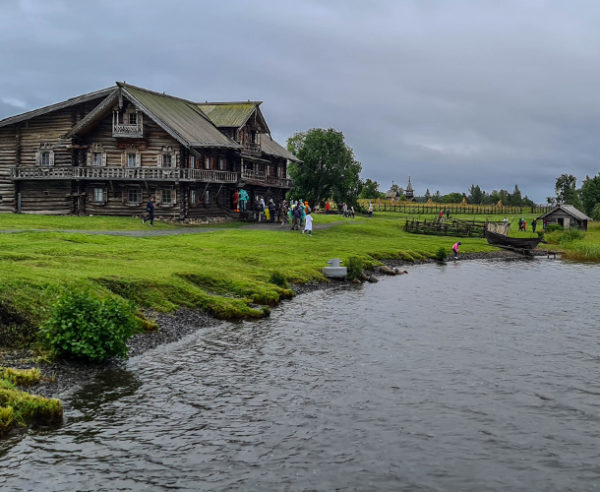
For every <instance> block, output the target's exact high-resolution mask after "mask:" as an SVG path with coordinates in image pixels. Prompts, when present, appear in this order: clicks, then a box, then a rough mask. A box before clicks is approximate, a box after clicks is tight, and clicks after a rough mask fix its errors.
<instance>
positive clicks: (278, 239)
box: [0, 214, 493, 345]
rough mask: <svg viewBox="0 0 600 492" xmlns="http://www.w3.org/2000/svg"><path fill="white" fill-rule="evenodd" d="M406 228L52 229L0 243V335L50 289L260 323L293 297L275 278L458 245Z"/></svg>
mask: <svg viewBox="0 0 600 492" xmlns="http://www.w3.org/2000/svg"><path fill="white" fill-rule="evenodd" d="M8 217H10V218H8ZM14 217H16V218H21V217H27V220H30V222H29V224H30V227H31V228H35V229H43V228H46V229H51V228H55V227H66V228H73V225H72V224H73V223H77V225H78V226H79V227H81V228H82V230H87V229H96V230H98V229H99V228H101V225H102V224H105V226H104V227H106V228H107V229H109V230H115V224H119V223H121V225H122V227H133V226H134V225H133V224H130V222H128V221H131V220H132V219H119V218H112V217H111V218H101V217H90V218H85V217H43V216H2V217H1V218H0V220H5V221H11V220H15V219H14ZM404 219H405V217H402V216H398V215H394V214H390V215H383V214H381V216H379V217H375V218H373V219H368V218H364V217H357V218H356V219H344V218H343V217H340V216H336V215H317V216H316V217H315V224H320V223H331V222H341V224H340V225H334V226H333V227H331V228H329V229H323V230H316V231H315V234H314V235H313V236H312V237H308V236H306V235H302V234H299V233H298V232H291V231H289V229H288V228H287V227H283V228H282V227H280V226H278V225H274V226H273V230H253V229H245V228H241V229H240V228H239V227H237V226H238V225H239V224H233V227H231V228H229V227H222V228H220V229H218V230H216V231H213V232H203V233H198V234H187V235H183V236H181V235H179V236H177V235H173V236H162V237H123V236H110V235H92V234H85V233H65V232H52V231H50V230H48V232H32V231H23V232H16V233H11V234H0V258H1V260H2V261H0V276H1V278H2V282H1V283H0V315H1V316H2V317H3V319H4V321H5V322H4V323H3V325H4V326H5V328H4V329H5V330H6V329H9V328H10V329H13V330H20V328H18V327H20V326H23V325H28V326H30V327H31V330H32V331H34V330H35V329H37V326H38V325H39V323H40V322H41V321H42V320H43V319H45V317H47V315H48V306H49V305H50V304H51V301H52V299H53V298H54V296H55V295H56V293H57V289H58V288H59V287H61V286H71V287H74V288H77V289H89V290H90V291H91V292H92V293H94V294H95V295H99V296H105V295H121V296H122V297H124V298H127V299H130V300H132V301H133V302H135V303H136V305H137V306H138V307H140V308H152V309H157V310H161V311H169V310H173V309H176V308H177V307H180V306H188V307H194V308H200V309H203V310H206V311H208V312H210V313H211V314H213V315H215V316H217V317H220V318H225V319H232V318H248V317H259V316H262V315H264V313H265V310H264V309H262V308H261V306H266V305H274V304H276V303H277V302H278V301H279V300H280V299H281V298H282V297H288V296H290V295H291V292H290V291H289V290H286V289H284V288H282V287H279V286H277V285H275V284H273V283H270V282H269V279H270V277H271V274H272V273H273V272H280V273H282V274H283V275H284V276H285V278H286V279H287V280H288V281H290V282H309V281H318V280H324V278H323V276H322V274H321V267H323V266H325V265H326V262H327V260H328V259H330V258H341V259H348V258H349V257H352V256H357V257H360V258H361V259H363V260H364V261H365V263H367V264H375V263H377V262H378V261H379V260H381V259H391V258H400V259H406V260H408V261H412V260H420V259H423V258H428V257H432V256H433V255H434V254H435V253H436V251H437V250H438V249H439V248H440V247H443V248H445V249H447V251H448V252H450V248H451V245H452V244H453V243H454V242H455V241H456V240H457V238H452V237H437V236H421V235H413V234H407V233H405V232H404V231H403V229H402V228H403V225H404ZM103 221H105V222H103ZM121 221H123V222H121ZM90 223H94V226H93V227H91V226H90V225H89V224H90ZM140 226H141V224H140ZM165 227H168V226H165ZM462 242H463V246H462V248H461V251H465V252H469V251H491V250H493V248H491V247H490V246H488V245H487V244H486V242H485V241H484V240H482V239H462ZM6 327H9V328H6ZM11 327H12V328H11ZM1 335H2V334H1V333H0V345H2V336H1ZM24 338H25V339H27V338H28V337H27V336H24Z"/></svg>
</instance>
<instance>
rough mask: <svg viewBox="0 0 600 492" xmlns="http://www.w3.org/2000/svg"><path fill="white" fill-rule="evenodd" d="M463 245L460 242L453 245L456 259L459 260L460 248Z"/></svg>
mask: <svg viewBox="0 0 600 492" xmlns="http://www.w3.org/2000/svg"><path fill="white" fill-rule="evenodd" d="M461 244H462V243H461V242H460V241H458V242H457V243H454V244H453V245H452V251H454V259H455V260H458V248H459V246H460V245H461Z"/></svg>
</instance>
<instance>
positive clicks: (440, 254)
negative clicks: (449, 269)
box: [434, 247, 448, 261]
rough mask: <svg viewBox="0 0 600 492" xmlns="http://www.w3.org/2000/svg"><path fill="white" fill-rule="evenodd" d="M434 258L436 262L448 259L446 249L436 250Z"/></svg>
mask: <svg viewBox="0 0 600 492" xmlns="http://www.w3.org/2000/svg"><path fill="white" fill-rule="evenodd" d="M434 258H435V259H436V260H437V261H446V258H448V252H447V251H446V248H443V247H441V248H440V249H438V250H437V251H436V252H435V255H434Z"/></svg>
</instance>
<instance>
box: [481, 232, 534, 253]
mask: <svg viewBox="0 0 600 492" xmlns="http://www.w3.org/2000/svg"><path fill="white" fill-rule="evenodd" d="M485 238H486V239H487V242H488V243H489V244H491V245H492V246H500V247H503V248H515V249H535V248H536V247H537V245H538V244H539V243H540V241H541V240H542V238H541V237H531V238H530V237H509V236H505V235H503V234H498V233H496V232H491V231H485Z"/></svg>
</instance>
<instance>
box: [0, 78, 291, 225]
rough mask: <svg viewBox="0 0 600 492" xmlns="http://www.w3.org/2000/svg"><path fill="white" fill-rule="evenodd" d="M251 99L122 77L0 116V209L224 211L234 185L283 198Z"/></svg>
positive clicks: (280, 159)
mask: <svg viewBox="0 0 600 492" xmlns="http://www.w3.org/2000/svg"><path fill="white" fill-rule="evenodd" d="M260 105H261V102H259V101H247V102H216V103H208V102H205V103H197V102H193V101H189V100H186V99H181V98H179V97H174V96H170V95H166V94H164V93H158V92H153V91H150V90H147V89H142V88H140V87H135V86H132V85H129V84H126V83H119V82H117V83H116V85H115V86H113V87H109V88H106V89H102V90H99V91H95V92H91V93H88V94H84V95H82V96H78V97H75V98H72V99H68V100H67V101H63V102H60V103H57V104H53V105H51V106H46V107H43V108H40V109H36V110H34V111H29V112H27V113H23V114H20V115H17V116H12V117H10V118H6V119H4V120H1V121H0V211H4V212H25V213H40V214H99V215H100V214H103V215H135V214H142V213H143V212H144V208H145V201H146V199H147V198H148V197H149V196H154V197H155V199H156V216H157V217H160V216H163V217H169V218H173V219H178V220H193V219H202V218H206V217H210V216H226V215H233V213H234V208H235V203H234V200H235V196H236V191H237V190H239V189H240V188H241V187H244V188H245V189H246V191H248V193H249V194H250V198H251V200H253V199H254V197H255V196H259V195H261V196H264V197H265V199H267V200H268V199H269V198H274V199H275V200H281V199H283V197H284V195H285V193H286V191H287V190H289V189H290V188H291V187H292V181H291V180H290V179H289V178H288V174H287V164H288V162H290V161H298V160H297V159H296V158H295V157H294V155H292V154H291V153H290V152H288V151H287V150H286V149H285V148H283V147H282V146H281V145H279V144H278V143H277V142H275V141H274V140H273V139H272V138H271V135H270V130H269V127H268V125H267V122H266V121H265V118H264V116H263V114H262V112H261V110H260Z"/></svg>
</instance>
